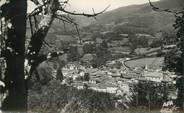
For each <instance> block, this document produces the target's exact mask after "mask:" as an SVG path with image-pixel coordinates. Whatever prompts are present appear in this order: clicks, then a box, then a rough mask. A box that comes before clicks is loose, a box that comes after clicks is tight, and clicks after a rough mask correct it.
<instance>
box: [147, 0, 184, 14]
mask: <svg viewBox="0 0 184 113" xmlns="http://www.w3.org/2000/svg"><path fill="white" fill-rule="evenodd" d="M148 1H149V4H150V6H151V7H152V9H153V10H154V11H158V12H167V13H172V14H174V15H178V14H181V13H184V10H182V11H174V10H170V9H161V8H158V7H156V6H155V5H153V3H152V2H151V0H148Z"/></svg>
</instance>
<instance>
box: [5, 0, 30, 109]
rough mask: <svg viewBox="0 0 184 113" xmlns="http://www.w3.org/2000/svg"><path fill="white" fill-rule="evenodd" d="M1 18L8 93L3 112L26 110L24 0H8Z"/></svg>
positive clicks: (25, 6)
mask: <svg viewBox="0 0 184 113" xmlns="http://www.w3.org/2000/svg"><path fill="white" fill-rule="evenodd" d="M2 12H3V14H2V16H3V17H4V18H5V20H4V21H5V22H6V23H7V27H6V28H5V29H6V31H7V34H6V37H7V39H6V41H5V46H6V48H5V49H4V57H5V60H6V65H7V67H6V73H5V83H6V88H7V89H8V91H9V95H8V97H7V98H6V99H5V101H4V103H3V105H2V106H3V109H4V110H21V111H22V110H23V111H25V110H26V108H27V106H26V105H27V104H26V102H27V94H26V93H27V92H26V89H27V87H26V82H25V79H24V57H25V55H24V52H25V34H26V12H27V1H26V0H18V1H17V0H16V1H15V0H10V1H9V3H8V4H6V5H4V6H3V7H2Z"/></svg>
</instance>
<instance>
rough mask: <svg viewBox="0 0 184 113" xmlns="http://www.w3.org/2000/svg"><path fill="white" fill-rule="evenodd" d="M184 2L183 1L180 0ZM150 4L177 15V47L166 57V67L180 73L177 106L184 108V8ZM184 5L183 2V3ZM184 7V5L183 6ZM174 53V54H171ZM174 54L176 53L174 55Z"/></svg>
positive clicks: (156, 8)
mask: <svg viewBox="0 0 184 113" xmlns="http://www.w3.org/2000/svg"><path fill="white" fill-rule="evenodd" d="M180 2H181V3H182V1H180ZM149 3H150V6H151V7H152V9H153V10H155V11H158V12H167V13H172V14H174V15H175V18H176V19H175V24H174V25H173V26H174V28H175V30H176V32H177V34H176V35H177V39H176V40H177V43H176V44H177V48H178V49H176V50H172V51H171V52H170V53H168V54H167V56H166V57H165V59H166V66H167V67H166V68H167V69H169V70H171V71H175V72H176V73H177V74H178V80H177V85H176V86H177V88H178V97H177V103H176V104H177V106H178V107H180V108H181V109H182V110H183V107H184V10H183V9H181V10H178V11H175V10H171V9H161V8H158V7H156V6H154V5H153V4H152V3H151V1H150V0H149ZM181 5H183V4H181ZM183 7H184V6H183ZM171 54H172V55H171ZM173 54H174V55H173Z"/></svg>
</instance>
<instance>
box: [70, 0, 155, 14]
mask: <svg viewBox="0 0 184 113" xmlns="http://www.w3.org/2000/svg"><path fill="white" fill-rule="evenodd" d="M151 1H158V0H151ZM146 2H148V0H70V1H69V3H70V6H69V7H70V9H72V10H75V11H82V12H92V8H94V9H95V11H97V12H98V11H100V10H103V9H104V8H106V7H107V6H108V5H111V6H110V8H109V9H108V10H112V9H116V8H118V7H122V6H128V5H134V4H144V3H146Z"/></svg>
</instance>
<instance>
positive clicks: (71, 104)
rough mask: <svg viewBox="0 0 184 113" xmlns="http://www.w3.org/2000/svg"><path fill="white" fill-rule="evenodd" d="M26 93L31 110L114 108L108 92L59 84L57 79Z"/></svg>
mask: <svg viewBox="0 0 184 113" xmlns="http://www.w3.org/2000/svg"><path fill="white" fill-rule="evenodd" d="M35 87H37V86H35ZM28 94H29V95H28V107H29V110H30V111H33V112H39V113H50V112H52V113H57V112H61V111H62V110H64V111H65V113H99V112H101V113H106V110H110V109H114V102H113V98H112V97H113V96H111V95H110V94H107V93H100V92H96V91H92V90H89V89H85V90H78V89H76V88H73V87H69V86H66V85H61V84H60V81H57V80H51V81H50V82H49V83H48V84H46V85H44V86H42V87H41V88H40V89H30V90H29V93H28Z"/></svg>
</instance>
